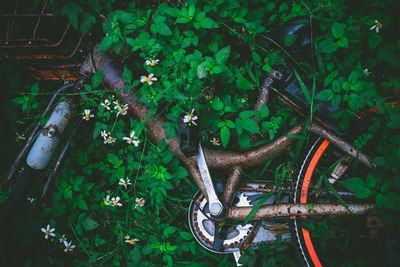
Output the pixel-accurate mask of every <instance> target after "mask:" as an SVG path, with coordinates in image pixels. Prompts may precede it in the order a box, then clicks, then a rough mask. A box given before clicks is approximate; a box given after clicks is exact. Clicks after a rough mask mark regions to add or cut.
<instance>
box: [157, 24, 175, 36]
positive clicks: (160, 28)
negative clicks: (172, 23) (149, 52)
mask: <svg viewBox="0 0 400 267" xmlns="http://www.w3.org/2000/svg"><path fill="white" fill-rule="evenodd" d="M156 29H157V32H158V33H159V34H161V35H167V36H168V35H172V32H171V30H170V28H169V27H168V25H167V24H165V23H164V22H161V23H158V24H156Z"/></svg>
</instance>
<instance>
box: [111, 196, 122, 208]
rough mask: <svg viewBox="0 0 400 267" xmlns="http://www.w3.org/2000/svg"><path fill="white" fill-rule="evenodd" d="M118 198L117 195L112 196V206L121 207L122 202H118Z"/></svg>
mask: <svg viewBox="0 0 400 267" xmlns="http://www.w3.org/2000/svg"><path fill="white" fill-rule="evenodd" d="M119 200H120V198H119V197H113V198H112V199H111V202H112V205H113V206H119V207H121V206H122V204H121V203H119Z"/></svg>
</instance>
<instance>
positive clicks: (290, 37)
mask: <svg viewBox="0 0 400 267" xmlns="http://www.w3.org/2000/svg"><path fill="white" fill-rule="evenodd" d="M296 39H297V34H290V35H287V36H286V37H285V40H284V41H283V45H284V46H287V47H290V46H292V45H293V44H294V43H295V42H296Z"/></svg>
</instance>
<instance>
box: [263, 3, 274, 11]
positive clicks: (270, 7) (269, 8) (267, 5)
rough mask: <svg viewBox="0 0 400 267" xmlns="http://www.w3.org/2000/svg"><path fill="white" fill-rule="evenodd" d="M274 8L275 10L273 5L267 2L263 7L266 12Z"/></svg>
mask: <svg viewBox="0 0 400 267" xmlns="http://www.w3.org/2000/svg"><path fill="white" fill-rule="evenodd" d="M274 8H275V3H274V2H272V1H268V3H267V4H266V5H265V7H264V9H265V11H266V12H270V11H272V10H274Z"/></svg>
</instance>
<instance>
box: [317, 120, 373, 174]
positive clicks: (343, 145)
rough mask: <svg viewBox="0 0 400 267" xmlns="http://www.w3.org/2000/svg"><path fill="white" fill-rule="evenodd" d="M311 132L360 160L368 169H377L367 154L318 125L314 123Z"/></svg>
mask: <svg viewBox="0 0 400 267" xmlns="http://www.w3.org/2000/svg"><path fill="white" fill-rule="evenodd" d="M310 131H311V132H312V133H315V134H316V135H319V136H321V137H323V138H325V139H327V140H328V141H329V142H331V143H332V144H333V145H335V146H336V147H338V148H339V149H341V150H343V151H344V152H346V153H347V154H348V155H350V156H351V157H353V158H355V159H358V160H359V161H360V162H361V163H362V164H363V165H365V166H366V167H368V168H370V169H373V168H375V164H374V163H373V162H372V161H371V160H370V159H369V158H368V157H367V156H366V155H365V154H363V153H361V152H360V151H358V149H357V148H355V147H354V146H352V145H350V144H349V143H347V142H346V141H344V140H343V139H342V138H340V137H339V136H337V135H335V134H333V133H331V132H330V131H328V130H327V129H324V128H322V127H321V126H319V125H318V124H316V123H312V124H311V126H310Z"/></svg>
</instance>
